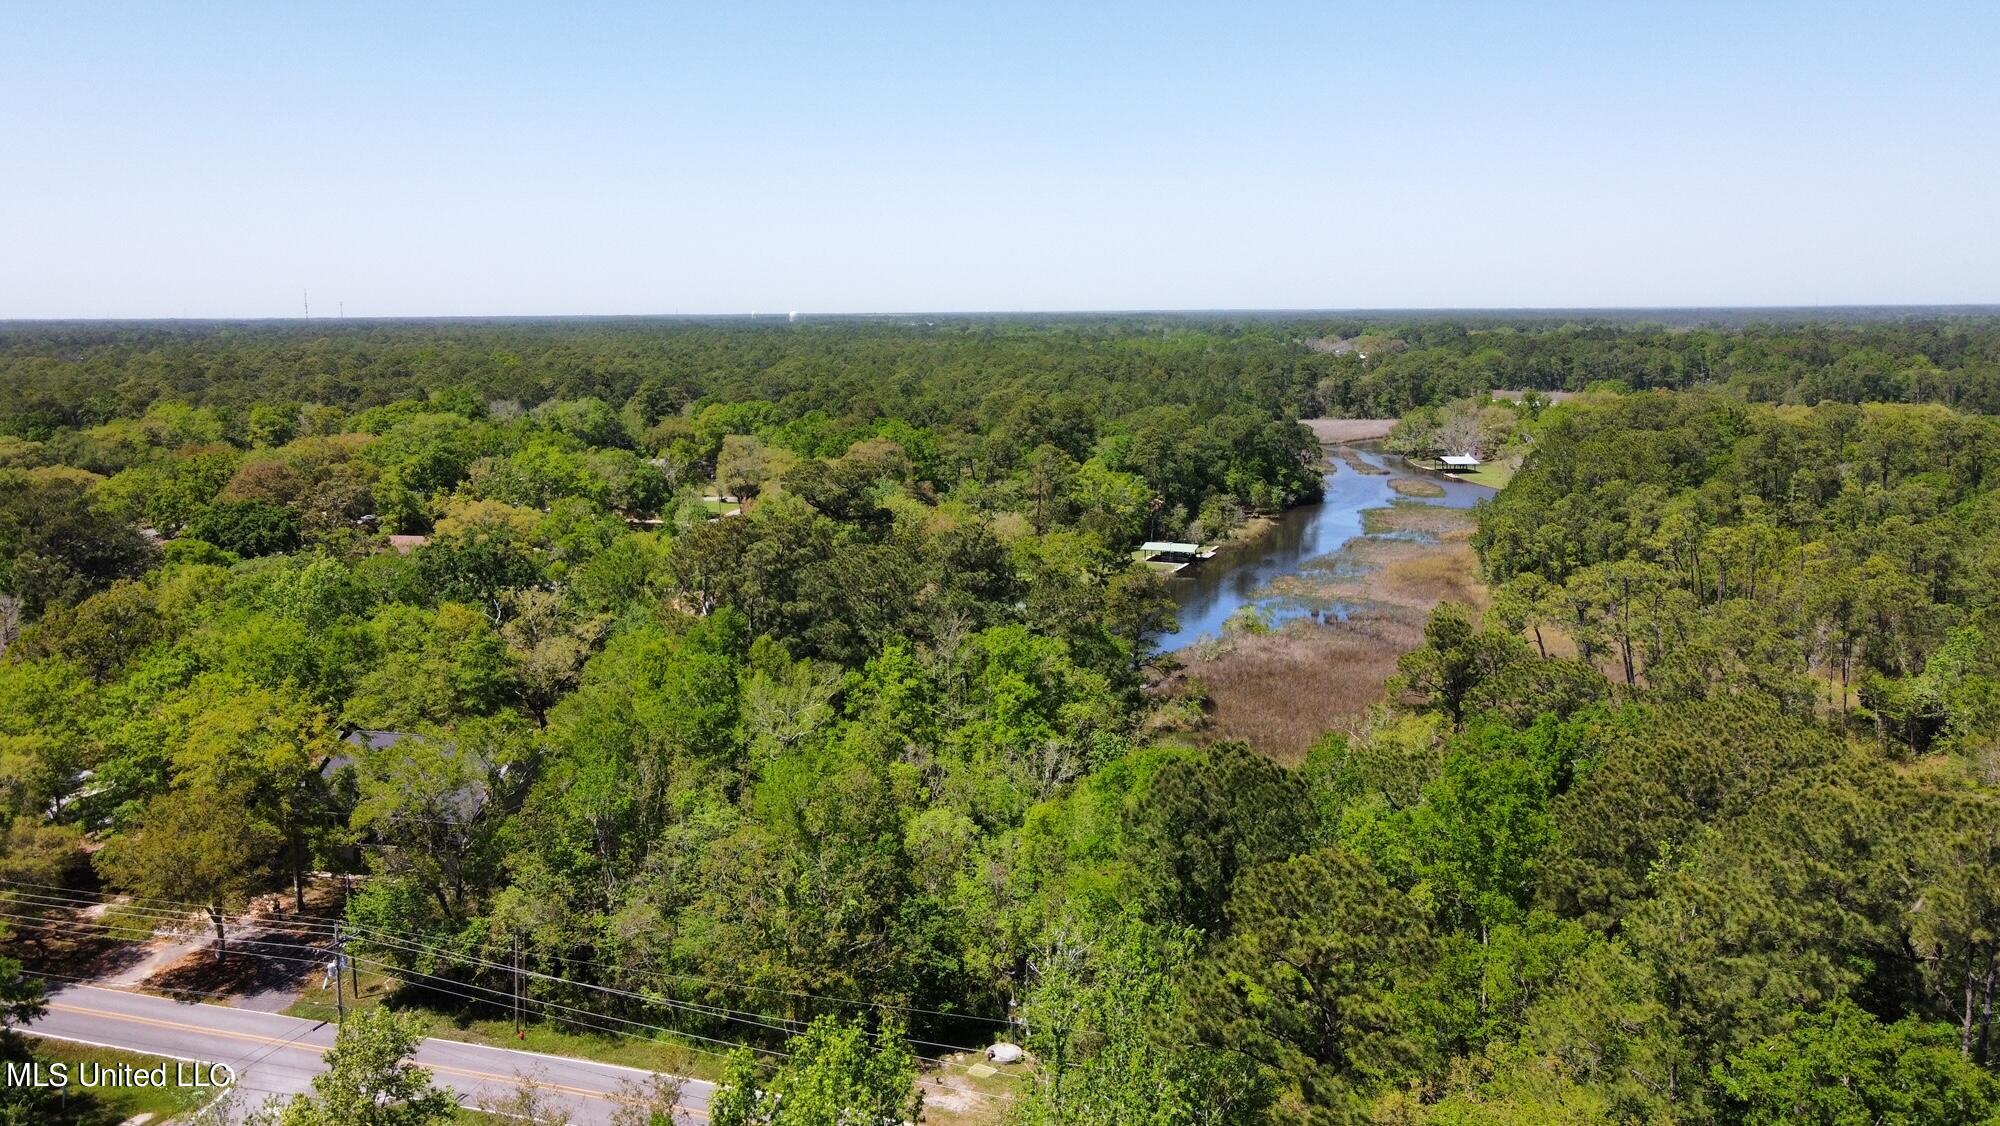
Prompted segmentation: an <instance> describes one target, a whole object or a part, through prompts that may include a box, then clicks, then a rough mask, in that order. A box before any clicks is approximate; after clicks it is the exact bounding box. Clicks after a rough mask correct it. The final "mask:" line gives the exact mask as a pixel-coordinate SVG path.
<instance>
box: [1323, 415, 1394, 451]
mask: <svg viewBox="0 0 2000 1126" xmlns="http://www.w3.org/2000/svg"><path fill="white" fill-rule="evenodd" d="M1300 421H1301V422H1303V423H1304V424H1305V426H1306V428H1307V429H1309V430H1311V431H1312V432H1313V436H1314V437H1315V438H1318V439H1319V440H1320V441H1322V442H1325V443H1327V444H1329V445H1333V444H1337V443H1340V442H1366V441H1369V440H1371V439H1374V438H1387V437H1388V436H1389V431H1390V430H1391V429H1393V428H1394V427H1395V425H1396V420H1395V419H1393V418H1307V419H1301V420H1300Z"/></svg>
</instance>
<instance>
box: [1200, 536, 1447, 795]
mask: <svg viewBox="0 0 2000 1126" xmlns="http://www.w3.org/2000/svg"><path fill="white" fill-rule="evenodd" d="M1366 520H1367V524H1366V527H1367V529H1368V534H1367V535H1365V536H1363V537H1361V538H1359V539H1356V540H1354V541H1353V542H1352V543H1350V544H1349V545H1348V546H1347V548H1345V549H1344V550H1342V551H1340V552H1339V553H1337V554H1336V555H1334V556H1333V557H1332V558H1330V559H1328V560H1325V561H1324V562H1323V563H1322V564H1321V565H1319V566H1317V567H1314V568H1311V569H1309V570H1307V571H1306V572H1304V573H1301V574H1298V575H1289V576H1286V577H1285V578H1283V579H1281V580H1279V581H1278V582H1277V583H1274V584H1273V590H1274V591H1275V592H1276V593H1280V594H1284V595H1287V596H1290V597H1294V598H1298V599H1301V600H1303V601H1306V602H1308V603H1313V604H1324V605H1326V606H1329V607H1331V606H1335V605H1338V606H1342V607H1345V608H1347V609H1348V616H1347V617H1346V618H1345V619H1344V620H1343V619H1340V618H1338V617H1336V616H1334V615H1333V614H1331V613H1329V614H1327V615H1326V616H1325V617H1324V619H1323V620H1319V621H1316V620H1313V619H1304V620H1300V621H1295V622H1292V623H1291V624H1289V625H1287V626H1286V627H1285V628H1283V629H1281V630H1277V631H1275V632H1272V633H1268V634H1252V633H1232V634H1230V635H1228V636H1226V637H1224V638H1223V639H1221V640H1219V641H1213V642H1206V643H1203V644H1199V645H1195V646H1193V647H1191V648H1190V649H1188V650H1187V651H1186V652H1185V653H1184V654H1183V656H1184V658H1185V660H1186V666H1185V667H1184V668H1183V669H1182V670H1181V671H1180V672H1179V673H1177V674H1176V675H1175V676H1174V677H1172V678H1170V679H1169V681H1168V682H1167V683H1166V684H1165V685H1163V686H1162V688H1163V690H1164V691H1167V692H1174V691H1185V690H1188V689H1197V688H1198V690H1199V691H1200V692H1201V693H1203V694H1205V695H1206V696H1207V698H1208V701H1209V711H1208V715H1207V722H1206V723H1205V724H1204V725H1203V726H1202V727H1201V728H1200V729H1199V730H1198V731H1197V732H1196V733H1195V738H1196V739H1197V740H1199V741H1201V742H1204V743H1207V742H1213V741H1215V740H1218V739H1244V740H1248V741H1249V742H1250V744H1251V745H1252V746H1254V747H1256V748H1258V749H1259V750H1260V751H1262V752H1264V753H1265V754H1268V755H1270V756H1271V757H1272V758H1274V759H1276V760H1278V761H1280V762H1285V763H1296V762H1298V761H1300V760H1301V759H1303V758H1304V757H1305V753H1306V751H1307V750H1309V749H1310V748H1311V747H1312V744H1313V742H1314V741H1315V740H1316V739H1318V738H1319V736H1320V735H1322V734H1324V733H1325V732H1327V731H1333V730H1354V729H1355V728H1357V727H1358V726H1359V725H1360V724H1361V723H1362V722H1363V721H1364V720H1365V719H1366V716H1367V713H1368V709H1369V708H1370V707H1371V706H1373V705H1374V704H1375V703H1377V702H1378V701H1380V700H1381V698H1382V690H1383V688H1384V686H1385V685H1387V684H1388V681H1389V678H1390V677H1391V676H1394V675H1395V672H1396V659H1397V658H1398V657H1400V656H1402V655H1403V654H1404V653H1406V652H1408V651H1409V650H1411V649H1413V648H1415V647H1416V646H1417V645H1418V644H1419V643H1420V642H1421V641H1422V640H1423V634H1424V623H1425V622H1426V621H1427V620H1428V618H1429V616H1430V611H1431V608H1432V607H1434V606H1436V605H1437V604H1438V603H1440V602H1446V601H1451V602H1462V603H1466V604H1468V605H1470V606H1472V607H1473V608H1474V610H1475V612H1479V611H1483V610H1484V609H1485V606H1486V586H1485V583H1484V582H1482V581H1481V579H1480V573H1479V560H1478V557H1477V556H1475V555H1474V554H1473V551H1472V546H1471V543H1470V542H1469V541H1470V539H1471V536H1472V527H1473V522H1472V514H1471V513H1469V512H1466V511H1464V510H1461V509H1449V508H1440V507H1435V506H1431V505H1416V504H1399V505H1396V506H1394V507H1391V508H1382V509H1373V510H1370V511H1369V512H1368V513H1367V516H1366Z"/></svg>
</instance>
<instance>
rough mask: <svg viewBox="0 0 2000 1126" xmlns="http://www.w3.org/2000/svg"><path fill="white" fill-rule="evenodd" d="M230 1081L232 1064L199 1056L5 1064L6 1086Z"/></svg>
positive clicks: (233, 1076) (216, 1084)
mask: <svg viewBox="0 0 2000 1126" xmlns="http://www.w3.org/2000/svg"><path fill="white" fill-rule="evenodd" d="M234 1082H236V1069H235V1068H232V1067H230V1066H229V1065H228V1064H226V1063H208V1062H205V1061H202V1060H163V1061H161V1062H160V1063H157V1064H154V1065H153V1066H151V1067H143V1066H140V1065H138V1064H129V1063H98V1062H97V1061H96V1060H84V1061H83V1062H82V1063H77V1064H71V1063H68V1062H58V1063H46V1062H43V1061H42V1060H33V1061H28V1062H21V1063H13V1062H10V1063H8V1064H7V1085H8V1086H9V1087H84V1088H95V1087H227V1086H229V1085H230V1084H232V1083H234Z"/></svg>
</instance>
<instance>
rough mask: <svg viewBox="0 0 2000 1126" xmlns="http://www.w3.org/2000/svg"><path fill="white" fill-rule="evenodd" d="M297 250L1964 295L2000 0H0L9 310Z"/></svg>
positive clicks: (120, 300) (157, 294)
mask: <svg viewBox="0 0 2000 1126" xmlns="http://www.w3.org/2000/svg"><path fill="white" fill-rule="evenodd" d="M1642 9H1645V10H1642ZM302 289H309V290H310V291H311V294H312V306H313V313H314V315H315V316H318V315H322V314H324V315H332V314H333V313H334V312H335V311H336V308H337V307H338V305H339V304H340V303H344V304H345V306H346V312H347V314H348V315H349V316H367V315H404V314H530V313H649V312H660V313H671V312H688V313H693V312H748V311H784V310H793V309H797V310H804V311H823V312H857V311H901V310H1001V309H1008V310H1018V309H1123V308H1356V307H1409V306H1430V307H1436V306H1575V305H1591V306H1612V305H1691V304H1700V305H1708V304H1822V303H1823V304H1833V303H1925V302H1996V301H2000V4H1992V3H1981V4H1963V5H1951V4H1924V5H1916V4H1841V3H1819V4H1803V3H1801V4H1777V3H1756V2H1754V0H1744V2H1739V3H1722V4H1713V5H1709V4H1694V3H1669V4H1651V5H1640V4H1628V3H1590V4H1584V3H1577V4H1535V5H1530V4H1519V5H1507V4H1499V3H1465V4H1402V3H1397V4H1383V3H1371V4H1365V5H1363V4H1354V5H1335V4H1330V3H1329V4H1305V5H1298V6H1274V5H1252V4H1216V5H1212V6H1194V5H1173V4H1167V3H1147V4H1131V5H1114V4H1078V3H1063V4H1050V5H1047V6H1027V5H1020V6H984V5H972V4H960V3H941V2H936V0H932V2H926V3H912V4H908V5H873V6H863V5H859V4H838V3H824V2H822V3H812V4H799V5H783V6H780V5H771V4H751V3H743V4H723V3H715V4H703V5H698V6H696V5H689V6H684V7H683V6H670V5H654V4H632V5H618V4H604V5H596V6H592V5H585V4H562V5H557V4H546V5H537V6H515V5H507V4H499V3H481V4H467V5H463V6H459V7H447V6H443V5H433V4H412V3H395V4H380V5H373V4H353V5H341V6H333V5H326V6H313V5H303V4H283V3H279V4H269V3H267V4H256V5H242V6H230V5H223V4H194V3H183V4H167V3H150V4H133V5H129V6H123V5H111V4H67V3H44V2H39V0H38V2H35V3H23V2H21V0H0V317H40V316H180V315H184V314H185V315H192V316H293V315H297V313H298V311H299V298H300V291H301V290H302Z"/></svg>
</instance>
